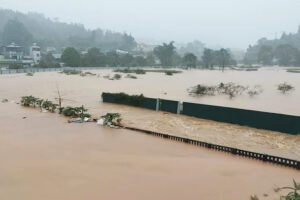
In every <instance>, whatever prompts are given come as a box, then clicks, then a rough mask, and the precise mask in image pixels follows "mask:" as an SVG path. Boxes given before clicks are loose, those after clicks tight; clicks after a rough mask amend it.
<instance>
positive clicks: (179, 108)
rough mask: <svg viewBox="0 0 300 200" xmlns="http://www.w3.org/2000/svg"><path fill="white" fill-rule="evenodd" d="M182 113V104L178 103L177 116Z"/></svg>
mask: <svg viewBox="0 0 300 200" xmlns="http://www.w3.org/2000/svg"><path fill="white" fill-rule="evenodd" d="M180 113H181V102H180V101H178V105H177V115H179V114H180Z"/></svg>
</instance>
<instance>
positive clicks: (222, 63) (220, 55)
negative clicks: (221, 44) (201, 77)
mask: <svg viewBox="0 0 300 200" xmlns="http://www.w3.org/2000/svg"><path fill="white" fill-rule="evenodd" d="M202 63H203V66H204V67H205V68H213V67H215V66H218V67H219V68H222V70H224V68H225V67H227V66H231V65H236V61H235V60H234V59H233V58H232V56H231V54H230V50H228V49H224V48H222V49H220V50H213V49H205V50H204V52H203V56H202Z"/></svg>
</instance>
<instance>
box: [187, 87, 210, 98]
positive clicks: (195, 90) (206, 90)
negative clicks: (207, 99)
mask: <svg viewBox="0 0 300 200" xmlns="http://www.w3.org/2000/svg"><path fill="white" fill-rule="evenodd" d="M215 91H216V87H214V86H205V85H197V86H195V87H192V88H191V89H190V91H189V92H190V93H192V94H196V95H200V96H213V95H215Z"/></svg>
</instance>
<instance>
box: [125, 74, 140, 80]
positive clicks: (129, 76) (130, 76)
mask: <svg viewBox="0 0 300 200" xmlns="http://www.w3.org/2000/svg"><path fill="white" fill-rule="evenodd" d="M125 78H131V79H137V77H136V76H133V75H131V74H127V76H126V77H125Z"/></svg>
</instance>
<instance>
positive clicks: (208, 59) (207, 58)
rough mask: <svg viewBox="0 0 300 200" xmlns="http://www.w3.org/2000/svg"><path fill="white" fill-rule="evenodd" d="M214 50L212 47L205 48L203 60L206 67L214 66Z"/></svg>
mask: <svg viewBox="0 0 300 200" xmlns="http://www.w3.org/2000/svg"><path fill="white" fill-rule="evenodd" d="M214 57H215V56H214V51H213V50H212V49H204V52H203V56H202V62H203V64H204V67H206V68H210V67H213V66H214Z"/></svg>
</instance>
